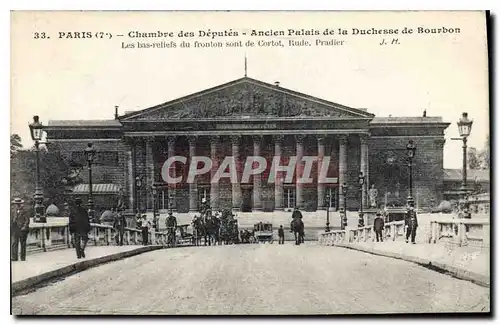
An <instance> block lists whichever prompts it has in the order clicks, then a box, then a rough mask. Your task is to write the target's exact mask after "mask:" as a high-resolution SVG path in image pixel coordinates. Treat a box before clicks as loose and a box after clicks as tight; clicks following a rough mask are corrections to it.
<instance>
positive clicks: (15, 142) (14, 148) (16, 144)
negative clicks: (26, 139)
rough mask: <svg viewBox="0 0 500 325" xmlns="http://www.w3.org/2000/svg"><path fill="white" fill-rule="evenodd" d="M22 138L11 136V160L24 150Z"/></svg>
mask: <svg viewBox="0 0 500 325" xmlns="http://www.w3.org/2000/svg"><path fill="white" fill-rule="evenodd" d="M22 148H23V145H22V144H21V137H20V136H19V135H18V134H11V135H10V158H11V159H12V158H13V157H14V156H15V155H16V153H17V152H18V151H19V150H22Z"/></svg>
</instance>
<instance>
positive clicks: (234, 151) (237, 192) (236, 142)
mask: <svg viewBox="0 0 500 325" xmlns="http://www.w3.org/2000/svg"><path fill="white" fill-rule="evenodd" d="M240 138H241V137H240V136H239V135H234V136H231V155H232V156H233V159H234V167H235V168H236V178H237V180H236V183H233V184H231V187H232V189H231V190H232V196H233V197H232V202H233V209H235V210H240V209H241V186H240V179H241V171H240Z"/></svg>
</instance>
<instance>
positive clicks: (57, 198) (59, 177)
mask: <svg viewBox="0 0 500 325" xmlns="http://www.w3.org/2000/svg"><path fill="white" fill-rule="evenodd" d="M49 149H50V150H48V149H47V148H45V147H40V152H39V155H40V185H41V187H42V189H43V194H44V199H45V202H44V205H45V206H46V207H47V206H48V205H49V204H52V203H54V204H56V205H61V204H62V203H63V202H64V200H65V192H66V186H72V185H76V184H78V183H79V182H81V181H82V180H81V178H78V177H74V176H73V174H72V171H73V170H74V169H78V168H81V167H80V166H78V165H75V164H74V163H73V162H71V161H69V160H68V158H67V157H65V156H64V155H63V154H62V152H61V151H60V150H59V148H58V147H57V146H55V145H52V146H51V147H50V148H49ZM77 174H78V173H77ZM10 181H11V195H12V197H20V198H22V199H24V201H25V202H26V206H27V207H32V206H33V205H34V201H33V194H34V192H35V182H36V152H35V150H34V149H33V148H31V149H29V150H19V151H17V152H16V154H15V155H14V157H12V158H11V174H10Z"/></svg>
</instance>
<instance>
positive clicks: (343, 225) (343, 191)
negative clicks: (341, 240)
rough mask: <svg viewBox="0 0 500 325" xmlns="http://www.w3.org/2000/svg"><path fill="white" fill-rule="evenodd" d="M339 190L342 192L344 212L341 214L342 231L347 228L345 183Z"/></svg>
mask: <svg viewBox="0 0 500 325" xmlns="http://www.w3.org/2000/svg"><path fill="white" fill-rule="evenodd" d="M341 190H342V196H343V197H344V202H343V203H344V204H343V206H344V211H343V213H342V214H341V218H342V220H341V221H342V230H344V229H345V228H347V184H346V183H344V184H342V185H341Z"/></svg>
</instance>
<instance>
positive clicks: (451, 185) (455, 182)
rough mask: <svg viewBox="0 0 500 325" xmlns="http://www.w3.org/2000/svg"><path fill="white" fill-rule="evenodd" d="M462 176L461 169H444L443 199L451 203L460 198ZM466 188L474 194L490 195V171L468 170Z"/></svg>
mask: <svg viewBox="0 0 500 325" xmlns="http://www.w3.org/2000/svg"><path fill="white" fill-rule="evenodd" d="M462 175H463V174H462V169H444V178H443V185H444V187H443V189H444V192H443V197H444V199H445V200H448V201H451V200H458V199H459V198H460V195H461V191H460V188H461V187H462ZM467 187H468V189H469V190H470V191H471V192H472V193H474V194H482V193H490V171H489V170H483V169H468V170H467ZM438 203H439V202H438Z"/></svg>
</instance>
